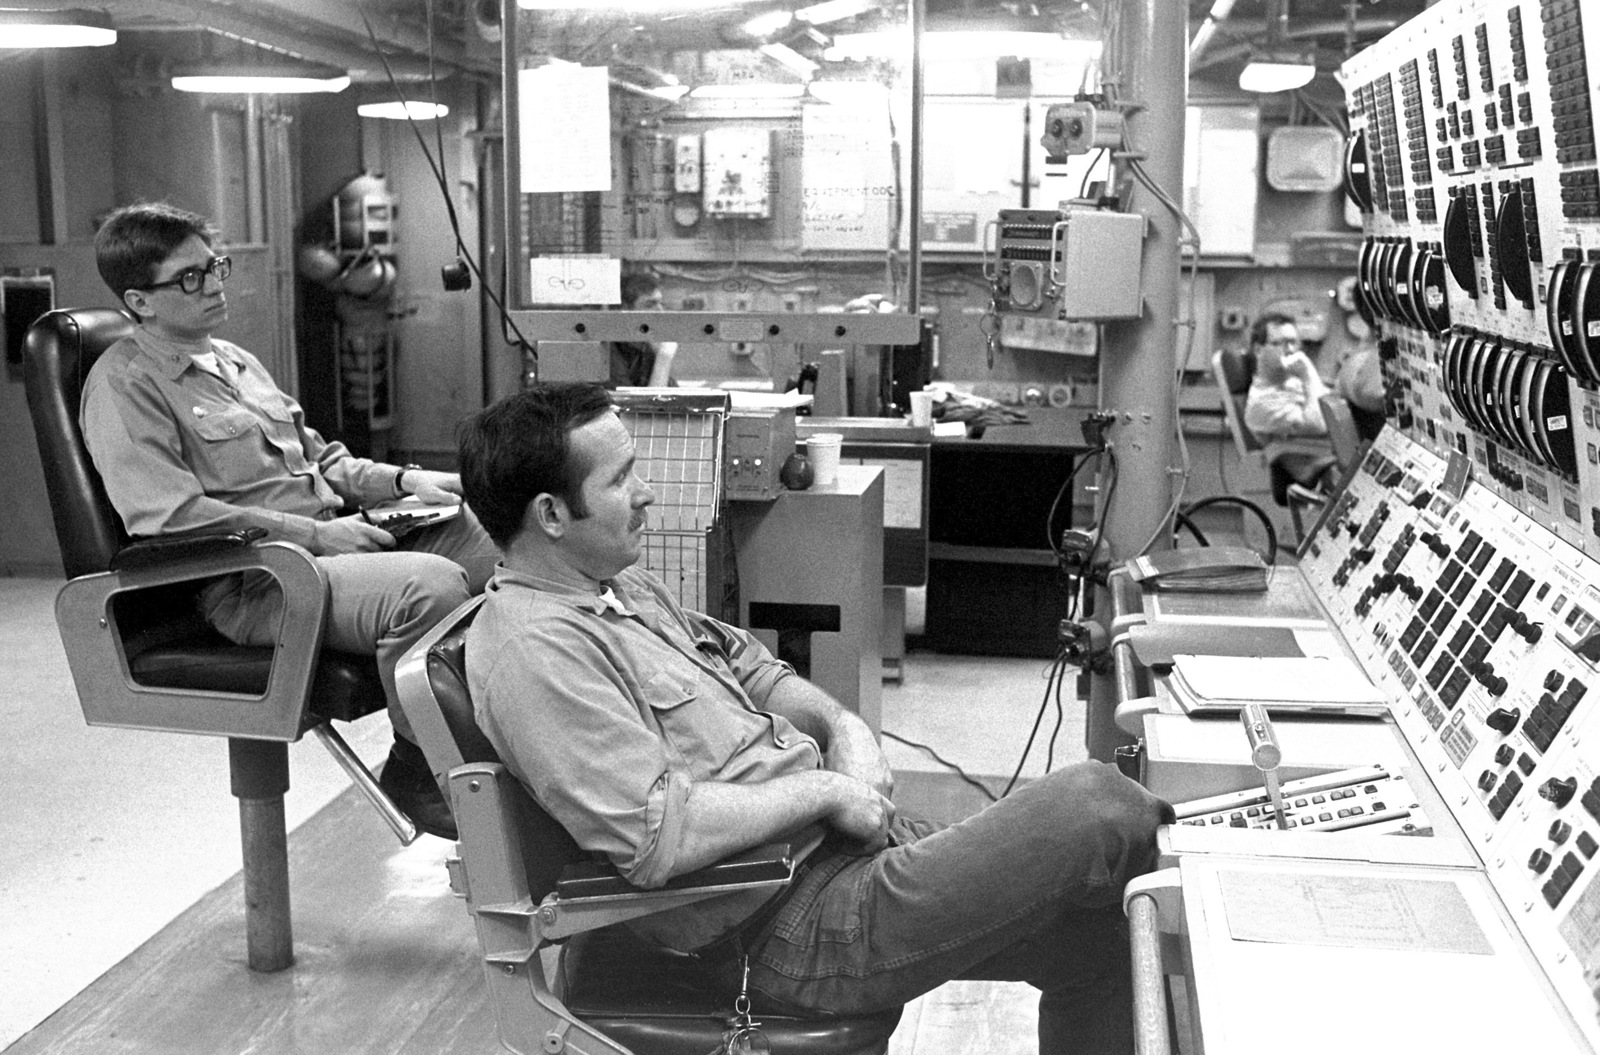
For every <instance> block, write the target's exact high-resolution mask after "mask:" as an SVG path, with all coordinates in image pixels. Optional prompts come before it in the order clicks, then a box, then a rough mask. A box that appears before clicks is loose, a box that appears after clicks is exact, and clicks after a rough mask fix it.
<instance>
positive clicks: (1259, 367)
mask: <svg viewBox="0 0 1600 1055" xmlns="http://www.w3.org/2000/svg"><path fill="white" fill-rule="evenodd" d="M1250 350H1251V351H1253V352H1254V353H1255V356H1256V371H1255V376H1254V378H1253V379H1252V380H1251V382H1250V391H1249V393H1248V394H1247V395H1246V396H1245V404H1244V425H1245V428H1247V429H1249V430H1250V431H1251V432H1252V433H1254V434H1255V436H1256V438H1257V439H1258V440H1260V441H1261V443H1262V445H1263V446H1264V447H1265V448H1266V456H1267V462H1268V464H1275V465H1281V466H1283V468H1284V469H1286V470H1288V473H1289V475H1290V476H1291V477H1293V478H1294V480H1295V482H1297V483H1299V484H1302V485H1304V486H1306V487H1311V488H1316V489H1319V490H1326V489H1328V488H1330V487H1331V486H1332V484H1333V482H1334V481H1333V474H1334V472H1335V468H1336V466H1335V463H1334V460H1333V446H1332V444H1331V443H1330V442H1329V440H1328V426H1327V424H1326V423H1325V422H1324V421H1323V420H1322V405H1321V403H1319V402H1318V401H1319V400H1320V399H1321V398H1322V397H1323V396H1324V395H1326V394H1327V392H1328V386H1327V385H1326V384H1324V383H1323V380H1322V378H1321V376H1320V375H1318V373H1317V367H1316V364H1314V363H1313V362H1312V361H1311V359H1310V357H1309V356H1307V355H1306V353H1305V352H1303V351H1302V350H1301V348H1300V332H1299V328H1298V327H1297V326H1296V325H1295V321H1294V320H1293V319H1291V318H1289V317H1288V316H1287V315H1279V314H1277V313H1275V312H1268V313H1266V314H1264V315H1262V316H1261V317H1260V318H1258V319H1256V321H1255V325H1253V326H1252V327H1251V328H1250Z"/></svg>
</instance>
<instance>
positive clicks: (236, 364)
mask: <svg viewBox="0 0 1600 1055" xmlns="http://www.w3.org/2000/svg"><path fill="white" fill-rule="evenodd" d="M207 351H214V352H216V357H217V367H218V371H219V373H218V374H212V373H210V372H208V371H206V370H205V369H203V368H202V367H200V366H199V365H198V364H196V363H195V362H194V359H193V356H195V355H201V354H204V353H205V352H207ZM80 423H81V425H82V426H83V436H84V440H85V442H86V443H87V444H88V447H89V454H90V456H91V457H92V458H93V459H94V463H95V468H96V469H98V470H99V472H100V476H101V479H102V480H103V481H104V482H105V487H106V493H107V495H108V496H109V497H110V499H111V504H112V506H113V507H114V508H115V509H116V510H117V513H118V514H119V515H121V517H122V522H123V525H124V527H125V528H126V529H127V531H128V534H130V535H134V536H150V535H161V534H169V533H173V532H181V531H193V530H201V529H211V530H236V529H238V528H244V527H263V528H266V529H267V534H268V537H269V538H273V539H283V540H286V541H289V542H295V543H299V544H300V545H302V546H305V547H306V548H307V549H309V550H311V551H312V552H313V553H315V552H318V550H319V547H318V545H317V540H316V531H317V524H318V522H319V521H322V520H327V519H328V518H330V517H332V516H333V515H335V514H336V513H337V512H338V511H339V509H340V508H341V507H342V506H343V505H344V504H345V502H346V501H347V500H348V501H351V502H355V503H360V504H364V503H370V502H380V501H384V500H386V499H390V498H393V497H394V496H395V493H396V492H395V478H396V476H397V475H398V474H399V472H400V470H398V469H396V468H395V467H394V466H392V465H383V464H381V463H378V462H372V461H368V460H367V459H365V458H357V457H355V456H353V455H352V454H350V452H349V450H347V449H346V448H345V446H344V445H343V444H341V443H328V442H326V441H325V440H323V438H322V437H321V436H320V435H318V434H317V431H316V430H315V429H312V428H309V427H307V426H306V424H305V415H304V414H303V413H302V412H301V410H300V405H299V404H298V403H296V402H295V401H294V400H293V399H290V398H289V397H288V396H287V395H285V394H284V393H283V392H282V391H280V390H279V388H278V386H277V385H276V384H275V383H274V382H273V380H272V377H271V376H270V375H269V374H268V373H267V371H266V369H265V368H264V367H263V366H262V365H261V363H260V362H259V361H258V360H257V359H256V357H255V356H253V355H251V354H250V353H249V352H247V351H245V350H244V349H242V348H239V347H238V346H236V345H233V344H229V343H228V342H227V341H221V340H215V339H209V338H202V339H201V340H199V341H195V342H179V341H172V340H168V339H165V338H162V337H159V336H156V335H155V334H152V333H150V332H149V331H147V330H144V329H143V328H140V329H138V330H135V331H134V333H133V335H132V336H131V337H127V338H124V339H123V340H120V341H118V342H117V343H116V344H114V345H112V346H111V347H110V348H109V349H107V351H106V352H105V354H104V355H102V356H101V357H100V360H99V361H98V362H96V363H95V365H94V368H93V369H92V370H91V371H90V372H89V377H88V380H87V381H86V382H85V383H84V390H83V403H82V408H81V412H80Z"/></svg>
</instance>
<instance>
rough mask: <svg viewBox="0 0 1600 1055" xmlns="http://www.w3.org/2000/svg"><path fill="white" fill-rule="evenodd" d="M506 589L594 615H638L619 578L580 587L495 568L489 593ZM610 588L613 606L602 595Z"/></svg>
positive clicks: (499, 567) (500, 566)
mask: <svg viewBox="0 0 1600 1055" xmlns="http://www.w3.org/2000/svg"><path fill="white" fill-rule="evenodd" d="M507 587H510V588H513V589H530V590H536V591H538V592H539V593H543V594H548V595H550V596H552V597H556V598H558V599H560V600H562V601H564V602H566V603H568V604H571V605H573V606H575V607H578V608H582V609H584V610H585V611H589V612H593V613H594V614H595V615H601V614H603V613H605V612H606V611H607V610H610V611H613V612H616V613H617V614H618V615H624V616H627V615H636V614H638V605H637V604H634V603H633V599H632V597H631V596H630V595H629V593H628V590H627V587H626V585H625V584H624V583H622V582H621V581H620V578H618V579H608V580H606V581H605V582H603V583H598V584H596V583H593V582H583V583H579V582H576V581H574V580H572V579H566V578H555V577H552V576H549V575H542V574H539V573H537V572H531V571H517V570H513V569H511V568H508V567H506V566H505V565H504V564H501V565H499V566H497V567H496V568H495V573H494V578H493V579H492V580H491V581H490V583H489V586H488V588H489V589H490V590H500V589H504V588H507ZM607 587H609V588H610V589H611V592H612V597H613V598H614V599H615V603H614V604H613V603H612V602H611V601H610V600H608V599H607V598H606V597H605V596H604V593H603V591H604V590H605V589H606V588H607Z"/></svg>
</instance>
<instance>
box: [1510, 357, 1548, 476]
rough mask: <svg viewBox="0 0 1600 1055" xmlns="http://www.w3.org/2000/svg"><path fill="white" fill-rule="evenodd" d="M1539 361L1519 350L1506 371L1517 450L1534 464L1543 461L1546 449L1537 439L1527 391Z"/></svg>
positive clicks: (1512, 428) (1512, 427) (1511, 420)
mask: <svg viewBox="0 0 1600 1055" xmlns="http://www.w3.org/2000/svg"><path fill="white" fill-rule="evenodd" d="M1537 363H1538V360H1536V359H1534V358H1533V357H1532V356H1531V355H1529V354H1528V353H1527V352H1524V351H1522V350H1521V349H1518V350H1516V351H1514V352H1512V353H1511V369H1510V370H1508V371H1506V388H1505V392H1506V397H1505V404H1506V419H1507V420H1508V421H1509V422H1510V424H1511V432H1512V435H1514V436H1515V437H1516V439H1517V447H1518V449H1519V450H1521V451H1522V453H1523V454H1524V455H1526V456H1527V457H1529V458H1532V459H1533V460H1534V461H1544V448H1542V447H1541V446H1540V445H1539V441H1538V440H1537V439H1536V438H1535V437H1534V434H1533V433H1534V429H1533V415H1532V414H1530V413H1529V412H1528V405H1529V399H1528V392H1529V387H1530V385H1531V382H1532V379H1533V372H1534V367H1535V365H1536V364H1537Z"/></svg>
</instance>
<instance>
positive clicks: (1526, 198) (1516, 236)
mask: <svg viewBox="0 0 1600 1055" xmlns="http://www.w3.org/2000/svg"><path fill="white" fill-rule="evenodd" d="M1490 192H1491V188H1490V187H1489V185H1488V184H1484V190H1483V195H1484V197H1483V205H1482V207H1483V209H1484V210H1485V211H1486V210H1487V209H1488V208H1489V207H1490V205H1491V204H1492V202H1491V200H1490V199H1491V198H1492V195H1491V193H1490ZM1479 208H1480V206H1479V194H1478V188H1477V187H1476V186H1473V185H1471V184H1465V185H1462V186H1459V187H1456V188H1454V189H1452V190H1451V192H1450V205H1449V206H1448V207H1447V208H1446V209H1445V214H1444V235H1443V237H1444V241H1443V246H1444V259H1445V264H1446V265H1447V266H1448V268H1449V271H1450V277H1451V278H1453V279H1455V283H1456V285H1457V286H1458V287H1459V288H1460V289H1461V291H1462V292H1463V293H1465V294H1466V295H1467V296H1469V297H1471V298H1472V299H1473V300H1477V299H1478V281H1477V268H1476V264H1475V261H1474V258H1475V257H1480V256H1482V255H1483V241H1482V240H1481V239H1480V238H1479V236H1478V229H1477V223H1478V214H1479ZM1531 209H1533V186H1532V181H1531V180H1529V181H1528V185H1527V186H1523V184H1522V183H1521V182H1519V181H1517V180H1503V181H1502V182H1501V185H1500V201H1499V204H1498V206H1495V208H1494V216H1493V218H1492V219H1490V221H1489V235H1490V237H1491V239H1492V241H1491V242H1490V243H1489V244H1490V248H1491V249H1492V250H1493V254H1494V256H1493V257H1492V258H1491V263H1492V264H1493V265H1494V266H1493V267H1492V270H1493V272H1494V277H1495V278H1496V279H1498V280H1499V281H1501V282H1504V284H1505V288H1506V290H1507V291H1509V292H1510V293H1511V295H1512V296H1513V297H1516V298H1517V299H1518V300H1519V301H1521V302H1522V303H1523V305H1524V306H1526V307H1529V308H1531V307H1533V294H1534V288H1533V267H1532V265H1533V264H1534V263H1535V262H1537V261H1538V259H1539V258H1540V256H1541V254H1540V253H1539V252H1538V242H1539V229H1538V226H1537V224H1530V223H1529V220H1528V212H1529V210H1531ZM1496 296H1497V297H1498V296H1499V294H1498V292H1497V294H1496ZM1499 306H1500V307H1504V305H1503V304H1501V305H1499Z"/></svg>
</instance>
